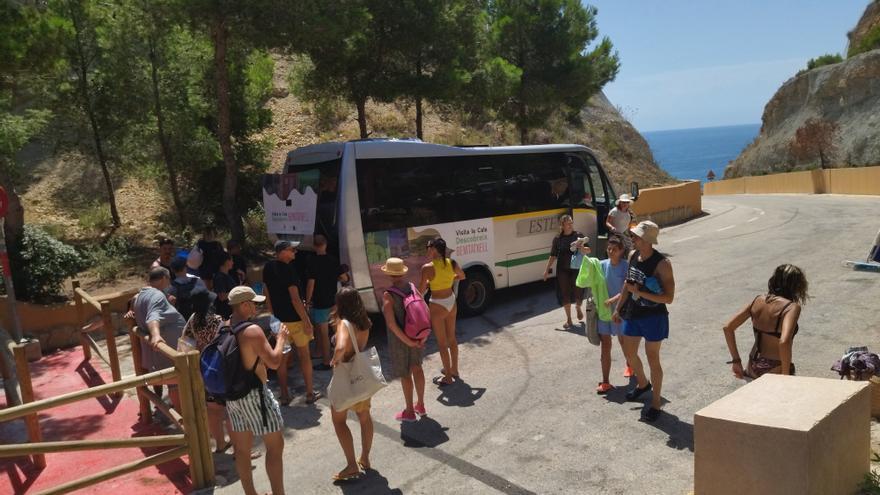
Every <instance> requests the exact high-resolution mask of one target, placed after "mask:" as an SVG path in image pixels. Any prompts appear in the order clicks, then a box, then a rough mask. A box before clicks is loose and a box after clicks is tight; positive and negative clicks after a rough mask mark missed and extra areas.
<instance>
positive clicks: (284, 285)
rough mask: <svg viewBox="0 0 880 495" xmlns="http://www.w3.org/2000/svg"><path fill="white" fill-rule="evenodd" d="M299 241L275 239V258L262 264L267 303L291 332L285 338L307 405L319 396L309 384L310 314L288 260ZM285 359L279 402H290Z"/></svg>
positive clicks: (290, 260) (297, 279)
mask: <svg viewBox="0 0 880 495" xmlns="http://www.w3.org/2000/svg"><path fill="white" fill-rule="evenodd" d="M297 246H299V243H298V242H291V241H278V242H276V243H275V259H274V260H272V261H269V262H268V263H266V265H265V266H264V267H263V284H264V285H265V286H266V291H265V292H266V296H267V298H266V303H267V304H268V305H269V309H270V311H272V314H274V315H275V317H276V318H278V319H279V320H281V322H282V323H284V325H285V326H286V327H287V330H288V331H289V332H290V333H289V334H288V340H289V341H290V343H291V345H293V346H294V347H296V353H297V356H298V357H299V361H300V362H299V365H300V369H301V370H302V374H303V381H305V384H306V404H312V403H314V402H315V401H316V400H318V399H319V398H320V397H321V394H320V393H318V392H315V391H314V388H313V384H312V359H311V357H310V356H309V342H310V341H312V340H314V338H315V335H314V331H313V329H312V323H311V321H310V320H309V315H308V314H307V313H306V308H305V305H303V300H302V297H301V296H300V295H299V294H300V293H299V276H298V274H297V273H296V270H295V269H294V267H293V265H292V264H291V262H292V261H293V259H294V258H295V257H296V247H297ZM283 359H284V362H282V363H281V366H279V367H278V386H279V387H280V388H281V394H280V397H279V402H281V404H282V405H285V406H286V405H288V404H290V391H289V390H288V389H287V364H288V362H289V360H290V354H285V355H284V358H283Z"/></svg>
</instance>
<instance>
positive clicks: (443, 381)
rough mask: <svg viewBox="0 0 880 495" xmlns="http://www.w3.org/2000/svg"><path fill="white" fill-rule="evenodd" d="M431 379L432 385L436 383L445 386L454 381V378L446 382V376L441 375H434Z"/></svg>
mask: <svg viewBox="0 0 880 495" xmlns="http://www.w3.org/2000/svg"><path fill="white" fill-rule="evenodd" d="M431 381H432V382H433V383H434V385H437V386H438V387H446V386H449V385H452V384H453V383H455V380H453V381H451V382H447V381H446V377H445V376H443V375H440V376H435V377H434V379H433V380H431Z"/></svg>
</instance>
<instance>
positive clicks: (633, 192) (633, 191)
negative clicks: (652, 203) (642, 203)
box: [629, 182, 639, 201]
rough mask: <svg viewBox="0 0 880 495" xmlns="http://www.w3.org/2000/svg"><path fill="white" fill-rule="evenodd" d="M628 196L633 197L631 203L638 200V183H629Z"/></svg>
mask: <svg viewBox="0 0 880 495" xmlns="http://www.w3.org/2000/svg"><path fill="white" fill-rule="evenodd" d="M629 194H630V196H632V197H633V201H635V200H637V199H639V183H638V182H630V183H629Z"/></svg>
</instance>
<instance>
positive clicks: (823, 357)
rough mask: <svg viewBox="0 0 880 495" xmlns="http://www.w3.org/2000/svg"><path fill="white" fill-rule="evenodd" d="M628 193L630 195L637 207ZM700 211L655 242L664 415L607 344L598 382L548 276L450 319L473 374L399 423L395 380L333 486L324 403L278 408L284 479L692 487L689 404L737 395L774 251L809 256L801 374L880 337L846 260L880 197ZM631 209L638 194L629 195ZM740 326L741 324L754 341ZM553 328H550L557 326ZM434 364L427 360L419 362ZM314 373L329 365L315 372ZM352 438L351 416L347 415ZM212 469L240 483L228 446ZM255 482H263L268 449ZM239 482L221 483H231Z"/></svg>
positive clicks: (387, 484) (449, 485) (707, 201)
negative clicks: (602, 389)
mask: <svg viewBox="0 0 880 495" xmlns="http://www.w3.org/2000/svg"><path fill="white" fill-rule="evenodd" d="M636 206H637V205H636ZM703 208H704V210H705V212H706V215H704V216H702V217H700V218H697V219H694V220H691V221H689V222H687V223H684V224H681V225H677V226H674V227H669V228H666V229H662V231H661V234H660V245H659V248H660V250H661V251H663V252H664V253H667V254H668V255H669V256H670V257H671V259H672V262H673V267H674V271H675V278H676V287H677V291H676V298H675V302H674V303H673V304H672V305H671V306H670V321H671V335H670V339H669V340H668V341H666V342H665V343H664V346H663V352H662V357H663V362H664V370H665V376H666V377H665V380H664V391H663V392H664V393H663V395H664V398H665V399H666V400H667V401H668V402H667V403H666V405H665V407H664V410H665V412H666V413H665V414H664V415H663V416H662V417H661V419H660V420H658V422H657V423H654V424H646V423H642V422H640V421H638V419H639V415H640V411H641V408H642V403H639V402H634V403H627V402H624V400H623V393H624V389H623V387H622V386H624V385H625V384H626V380H625V379H624V378H622V377H621V372H622V355H621V353H620V350H619V348H618V347H617V346H616V345H615V348H614V350H613V351H612V356H613V359H614V363H613V365H612V383H613V384H614V385H617V386H621V388H619V389H617V390H615V391H613V392H612V393H611V394H609V395H608V396H607V397H602V396H598V395H596V394H595V392H594V389H595V385H596V383H597V382H598V381H599V378H600V375H599V353H598V348H597V347H593V346H591V345H590V344H589V343H588V342H587V340H586V339H585V338H584V336H583V333H582V331H579V332H568V331H562V330H560V329H559V328H561V323H562V320H563V318H562V313H561V311H560V310H558V309H557V308H556V306H555V296H554V293H553V291H552V290H551V287H550V285H549V284H541V283H536V284H530V285H528V286H523V287H518V288H514V289H510V290H507V291H503V292H501V293H499V294H497V297H496V301H495V304H494V305H493V307H492V308H491V309H490V310H489V311H488V312H487V313H486V314H485V315H484V316H482V317H477V318H470V319H465V320H461V321H460V322H459V339H460V342H462V348H461V372H462V376H463V378H464V380H465V382H466V383H463V384H458V385H456V386H454V387H450V388H449V389H448V390H445V391H443V392H441V391H439V390H438V389H437V388H436V387H435V386H433V385H431V384H430V383H429V384H428V387H427V394H426V402H427V408H428V414H429V417H428V418H423V419H422V420H421V421H420V422H419V423H414V424H406V425H403V429H402V431H401V426H400V425H399V424H397V423H396V422H395V421H394V419H393V415H394V413H395V412H396V411H398V410H400V409H401V408H402V395H401V393H400V386H399V384H398V382H396V381H395V382H393V383H391V384H390V386H389V387H388V388H387V389H386V390H383V391H382V392H380V393H379V394H378V395H377V396H376V397H374V399H373V417H374V420H375V427H376V435H375V441H374V445H373V454H372V461H373V466H374V467H375V468H376V469H377V470H378V471H377V472H371V473H370V474H369V475H368V476H367V477H366V478H365V479H364V480H362V481H360V482H359V483H357V484H352V485H350V486H347V487H342V488H340V487H335V486H333V485H331V484H330V482H329V479H330V476H331V475H332V474H333V473H335V472H336V471H337V470H339V469H341V468H342V467H343V465H344V461H343V457H342V453H341V450H340V448H339V446H338V443H337V441H336V437H335V435H334V433H333V426H332V424H331V422H330V414H329V404H328V403H327V402H326V401H325V400H322V401H321V404H320V405H319V406H318V407H317V408H310V407H306V406H305V405H304V404H302V403H301V401H302V397H301V395H302V394H301V393H300V394H299V395H298V398H297V401H295V402H294V406H293V407H290V408H284V412H285V418H286V421H287V424H288V426H289V428H288V432H287V445H286V448H285V482H286V486H287V489H288V491H289V492H291V493H338V492H343V493H425V494H428V493H430V494H434V493H459V494H464V493H468V494H470V493H509V494H529V493H597V494H598V493H609V494H612V493H613V494H618V493H652V494H654V493H656V494H666V493H669V494H685V493H688V492H689V491H690V490H691V489H692V485H693V452H692V450H693V426H692V425H693V414H694V412H695V411H697V410H699V409H700V408H702V407H704V406H706V405H708V404H710V403H711V402H713V401H715V400H717V399H718V398H721V397H723V396H724V395H726V394H728V393H730V392H732V391H733V390H735V389H736V388H737V387H739V386H741V385H742V382H740V381H738V380H736V379H735V378H733V377H732V375H731V374H730V371H729V365H726V364H725V361H727V360H728V359H729V356H728V354H727V351H726V347H725V344H724V338H723V335H722V333H721V325H722V324H723V323H724V322H725V321H726V320H727V319H728V318H729V317H730V316H731V315H732V314H733V313H735V312H736V311H737V310H738V309H740V308H741V307H742V306H743V305H745V304H747V303H748V302H750V301H751V300H752V298H753V297H754V296H755V295H756V294H758V293H761V292H763V291H765V290H766V283H767V279H768V278H769V276H770V275H771V273H772V271H773V269H774V268H775V267H776V266H777V265H778V264H780V263H786V262H788V263H794V264H797V265H799V266H801V267H802V268H804V269H805V271H806V273H807V277H808V279H809V282H810V293H811V295H812V296H813V298H812V299H811V300H810V301H809V303H808V304H807V305H806V306H805V308H804V312H803V314H802V317H801V321H800V333H799V334H798V336H797V337H796V339H795V343H794V346H795V348H794V357H795V359H794V360H795V363H796V364H797V367H798V373H799V374H802V375H811V376H822V377H829V378H834V377H835V375H834V373H833V372H831V371H829V368H830V366H831V364H832V363H833V362H834V360H836V359H838V358H839V357H840V355H841V354H842V353H843V352H844V350H845V349H846V347H847V346H850V345H857V344H858V345H868V346H870V347H871V348H872V349H874V350H876V349H880V331H878V327H877V321H876V307H877V301H878V299H880V274H877V273H866V272H854V271H852V270H851V269H849V268H845V267H843V266H842V262H843V260H845V259H853V260H863V259H864V258H865V256H866V255H867V253H868V250H869V249H870V246H871V244H872V242H873V239H874V236H875V235H876V233H877V230H878V229H880V220H878V218H880V217H878V212H880V198H877V197H866V196H836V195H833V196H832V195H822V196H805V195H762V196H752V195H742V196H707V197H704V198H703ZM636 210H637V207H636ZM747 325H748V323H747V324H746V325H744V326H743V327H741V329H740V331H739V332H738V337H739V343H740V344H739V345H740V352H741V354H743V355H746V354H747V353H748V350H749V349H750V347H751V343H752V336H751V332H750V329H749V328H747ZM557 327H559V328H557ZM439 368H440V363H439V358H438V357H437V355H436V354H434V353H433V352H431V353H430V354H429V355H428V356H427V357H426V363H425V370H426V374H428V375H429V379H430V376H433V375H434V374H436V373H437V371H438V370H439ZM317 380H318V382H319V383H327V382H328V381H329V374H327V373H318V374H317ZM349 426H350V427H352V428H353V430H354V433H355V441H356V444H358V450H359V440H358V439H359V434H358V432H357V423H356V422H355V421H354V420H350V421H349ZM217 460H218V463H219V466H218V470H219V473H220V474H221V476H224V477H226V478H227V479H228V480H229V481H230V482H231V481H232V480H234V478H235V476H234V474H233V473H234V469H233V467H232V463H231V459H230V458H229V457H228V456H218V457H217ZM256 465H257V469H256V472H255V477H256V480H257V483H258V489H261V488H262V489H264V490H267V489H268V483H267V482H266V479H265V471H264V469H263V463H262V460H260V461H257V463H256ZM239 490H240V485H238V484H237V483H232V484H231V485H230V486H226V487H224V488H220V489H218V490H215V491H216V492H219V493H238V492H239Z"/></svg>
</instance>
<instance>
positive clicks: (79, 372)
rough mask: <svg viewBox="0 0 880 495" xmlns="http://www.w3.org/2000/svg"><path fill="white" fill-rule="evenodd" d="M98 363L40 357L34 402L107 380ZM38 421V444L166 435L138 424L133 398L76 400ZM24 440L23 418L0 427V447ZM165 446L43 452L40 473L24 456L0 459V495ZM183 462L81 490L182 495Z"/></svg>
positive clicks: (67, 356) (63, 355)
mask: <svg viewBox="0 0 880 495" xmlns="http://www.w3.org/2000/svg"><path fill="white" fill-rule="evenodd" d="M103 364H104V363H103V362H101V361H100V359H99V358H97V357H93V358H92V361H91V362H90V363H83V361H82V350H80V349H72V350H67V351H60V352H57V353H55V354H52V355H49V356H44V357H43V358H42V359H41V360H40V361H38V362H36V363H31V375H32V377H33V383H34V392H35V395H36V398H37V399H42V398H46V397H53V396H56V395H60V394H63V393H67V392H72V391H74V390H78V389H83V388H86V387H87V386H88V385H100V384H101V383H107V382H110V381H111V379H110V374H109V373H108V372H107V371H106V370H105V369H104V366H103ZM93 365H94V367H93ZM2 407H6V398H5V397H4V396H3V395H2V394H0V408H2ZM39 417H40V427H41V429H42V432H43V440H44V441H57V440H86V439H89V440H99V439H118V438H131V437H137V436H149V435H157V434H163V433H166V434H167V433H168V432H166V431H164V430H163V429H162V428H161V427H159V426H156V425H150V426H148V427H143V426H141V425H140V424H139V423H138V403H137V400H135V399H132V398H129V397H127V396H125V397H124V398H122V399H121V400H118V401H113V400H111V399H110V398H108V397H106V396H105V397H100V398H98V399H90V400H85V401H79V402H75V403H73V404H68V405H66V406H61V407H57V408H53V409H49V410H47V411H45V412H43V413H41V414H40V415H39ZM26 442H27V434H26V432H25V428H24V421H23V420H16V421H10V422H6V423H0V443H4V444H8V443H26ZM168 448H169V447H162V448H157V449H143V450H142V449H108V450H91V451H83V452H69V453H61V454H47V455H46V464H47V466H46V468H45V469H44V470H42V472H41V471H39V470H37V469H36V468H35V467H34V466H33V464H31V462H30V460H29V459H27V458H0V493H2V494H6V493H16V494H19V493H36V492H38V491H41V490H44V489H47V488H52V487H54V486H57V485H59V484H61V483H63V482H67V481H73V480H76V479H79V478H82V477H83V476H86V475H88V474H91V473H97V472H99V471H103V470H105V469H109V468H111V467H114V466H117V465H120V464H124V463H127V462H130V461H134V460H137V459H142V458H144V457H146V456H148V455H151V454H154V453H158V452H161V451H163V450H167V449H168ZM188 463H189V460H188V458H186V457H184V458H183V459H177V460H174V461H171V462H167V463H165V464H161V465H159V466H155V467H151V468H146V469H142V470H140V471H135V472H133V473H130V474H128V475H125V476H123V477H119V478H114V479H111V480H108V481H104V482H103V483H100V484H98V485H95V486H93V487H90V488H87V489H84V490H81V492H82V493H90V494H99V495H100V494H113V495H120V494H119V491H120V488H124V489H125V495H136V494H140V493H149V494H150V495H164V494H171V493H181V492H184V493H187V492H189V491H191V486H192V485H191V483H190V479H189V467H188V466H189V464H188Z"/></svg>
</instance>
